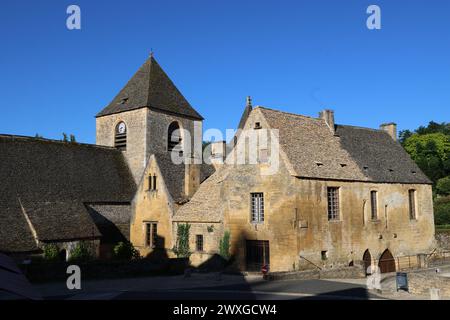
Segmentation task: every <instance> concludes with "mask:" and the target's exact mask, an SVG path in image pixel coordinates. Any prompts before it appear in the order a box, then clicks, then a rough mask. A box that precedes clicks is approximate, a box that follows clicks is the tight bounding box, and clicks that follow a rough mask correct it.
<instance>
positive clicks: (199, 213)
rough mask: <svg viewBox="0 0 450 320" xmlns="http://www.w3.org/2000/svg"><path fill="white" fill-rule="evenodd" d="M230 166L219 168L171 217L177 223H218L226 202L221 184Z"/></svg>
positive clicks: (230, 168)
mask: <svg viewBox="0 0 450 320" xmlns="http://www.w3.org/2000/svg"><path fill="white" fill-rule="evenodd" d="M232 168H233V167H232V166H228V165H223V166H221V167H220V168H219V169H218V170H217V171H216V172H215V173H214V174H213V175H212V176H210V177H209V178H208V179H206V180H205V181H204V182H203V183H202V184H201V185H200V187H199V189H198V190H197V192H196V193H195V194H194V196H193V197H192V198H191V200H190V201H189V202H188V203H186V204H184V205H183V206H182V207H181V208H180V209H178V211H177V212H176V213H175V215H174V216H173V218H172V220H173V221H178V222H187V221H190V222H220V221H222V217H223V212H224V206H225V203H226V201H224V198H223V184H222V183H223V182H224V180H225V179H226V177H227V176H228V174H229V173H230V170H232Z"/></svg>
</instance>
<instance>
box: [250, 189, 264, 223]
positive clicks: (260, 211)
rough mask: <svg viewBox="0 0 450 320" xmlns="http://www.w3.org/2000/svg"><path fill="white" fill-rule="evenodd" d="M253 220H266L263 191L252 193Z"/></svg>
mask: <svg viewBox="0 0 450 320" xmlns="http://www.w3.org/2000/svg"><path fill="white" fill-rule="evenodd" d="M251 198H252V200H251V201H252V203H251V206H252V216H251V218H252V222H253V223H262V222H264V194H263V193H252V194H251Z"/></svg>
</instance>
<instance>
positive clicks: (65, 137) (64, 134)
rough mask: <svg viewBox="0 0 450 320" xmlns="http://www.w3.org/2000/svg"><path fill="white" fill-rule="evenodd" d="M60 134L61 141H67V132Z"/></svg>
mask: <svg viewBox="0 0 450 320" xmlns="http://www.w3.org/2000/svg"><path fill="white" fill-rule="evenodd" d="M62 135H63V139H62V141H63V142H69V139H68V138H67V133H65V132H63V134H62Z"/></svg>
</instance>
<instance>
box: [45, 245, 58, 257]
mask: <svg viewBox="0 0 450 320" xmlns="http://www.w3.org/2000/svg"><path fill="white" fill-rule="evenodd" d="M43 251H44V260H46V261H58V260H59V248H58V246H57V245H56V244H54V243H48V244H45V245H44V248H43Z"/></svg>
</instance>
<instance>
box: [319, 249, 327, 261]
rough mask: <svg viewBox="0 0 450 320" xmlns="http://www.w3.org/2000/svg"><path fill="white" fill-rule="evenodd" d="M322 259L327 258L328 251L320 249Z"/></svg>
mask: <svg viewBox="0 0 450 320" xmlns="http://www.w3.org/2000/svg"><path fill="white" fill-rule="evenodd" d="M320 255H321V257H322V260H327V259H328V252H327V251H322V252H321V253H320Z"/></svg>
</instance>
